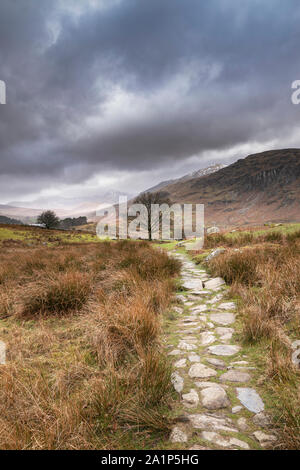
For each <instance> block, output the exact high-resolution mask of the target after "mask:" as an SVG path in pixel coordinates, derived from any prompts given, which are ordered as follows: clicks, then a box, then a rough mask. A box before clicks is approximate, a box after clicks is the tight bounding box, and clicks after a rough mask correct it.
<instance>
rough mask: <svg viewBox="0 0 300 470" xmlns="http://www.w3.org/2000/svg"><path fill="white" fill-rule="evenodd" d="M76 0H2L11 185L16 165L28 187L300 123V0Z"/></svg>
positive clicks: (24, 189)
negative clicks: (92, 2)
mask: <svg viewBox="0 0 300 470" xmlns="http://www.w3.org/2000/svg"><path fill="white" fill-rule="evenodd" d="M102 3H103V2H102ZM75 4H76V2H73V1H72V0H69V1H68V0H52V1H51V2H49V1H48V0H47V1H46V0H39V1H36V0H18V1H13V0H2V1H1V3H0V79H2V80H5V81H6V84H7V102H8V104H7V105H5V106H0V172H1V173H0V184H1V196H2V197H5V194H8V193H9V191H10V190H9V181H10V180H9V178H12V177H13V178H12V180H13V181H14V184H16V182H17V181H18V178H19V181H20V185H16V186H18V187H19V194H25V193H29V192H32V186H33V185H34V187H35V189H39V188H44V187H45V186H46V185H47V184H48V183H49V184H50V183H51V184H53V183H57V184H59V183H69V184H72V183H75V182H76V183H78V182H80V181H83V180H86V179H87V178H88V177H89V176H91V175H92V174H93V173H95V172H96V173H97V171H98V172H101V171H109V169H112V170H116V169H117V170H118V169H119V170H125V169H126V170H131V171H132V172H134V171H136V172H137V174H138V172H139V171H141V170H145V169H149V170H151V168H155V169H156V170H157V168H159V167H160V166H162V167H163V166H166V165H168V164H170V162H171V161H172V162H173V163H174V165H175V164H176V161H178V162H179V161H180V162H181V164H182V161H184V159H188V158H189V157H190V156H191V155H199V156H200V157H201V155H202V154H203V153H204V152H205V151H207V150H222V149H224V150H225V149H229V148H231V147H234V146H236V145H237V144H242V143H245V142H247V141H250V142H251V141H260V142H264V141H267V140H272V139H277V140H278V139H280V137H281V136H282V137H283V138H285V139H286V138H287V137H288V135H289V133H291V132H292V131H293V129H295V128H297V126H298V117H299V110H298V108H297V107H296V106H292V105H291V102H290V84H291V82H292V81H293V80H295V79H297V78H299V74H300V70H299V59H298V57H299V55H298V51H297V46H298V44H299V36H300V33H299V20H300V7H299V4H298V2H297V1H296V0H295V1H294V0H287V1H285V2H284V3H283V2H281V1H279V0H270V1H268V0H265V1H264V2H261V1H258V0H244V1H243V2H240V1H237V0H226V1H225V0H211V1H210V2H199V0H185V1H182V0H164V1H161V0H151V1H149V0H123V1H117V2H109V1H108V2H106V3H105V7H104V8H102V7H99V8H96V9H95V8H89V7H88V3H86V7H85V8H81V12H80V14H75V10H74V12H73V10H72V6H73V5H75ZM99 4H101V2H100V1H99ZM82 5H83V3H82ZM74 8H75V7H74ZM118 99H119V100H120V101H119V102H118ZM116 102H117V104H116ZM118 103H119V104H118ZM285 141H286V140H285ZM299 143H300V142H299ZM18 187H15V188H14V191H15V192H18Z"/></svg>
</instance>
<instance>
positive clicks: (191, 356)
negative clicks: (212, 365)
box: [188, 354, 201, 362]
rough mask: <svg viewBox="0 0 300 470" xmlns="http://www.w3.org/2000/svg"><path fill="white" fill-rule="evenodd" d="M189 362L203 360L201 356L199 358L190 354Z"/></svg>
mask: <svg viewBox="0 0 300 470" xmlns="http://www.w3.org/2000/svg"><path fill="white" fill-rule="evenodd" d="M188 360H189V361H190V362H200V360H201V359H200V356H198V354H190V355H189V356H188Z"/></svg>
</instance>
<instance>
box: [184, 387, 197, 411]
mask: <svg viewBox="0 0 300 470" xmlns="http://www.w3.org/2000/svg"><path fill="white" fill-rule="evenodd" d="M182 402H183V404H184V405H185V406H186V407H187V408H196V407H197V406H198V403H199V395H198V393H197V391H196V390H195V389H191V390H190V392H189V393H185V394H183V395H182Z"/></svg>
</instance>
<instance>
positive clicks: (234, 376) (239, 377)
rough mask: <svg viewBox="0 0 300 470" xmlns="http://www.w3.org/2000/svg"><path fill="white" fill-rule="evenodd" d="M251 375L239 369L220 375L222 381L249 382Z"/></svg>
mask: <svg viewBox="0 0 300 470" xmlns="http://www.w3.org/2000/svg"><path fill="white" fill-rule="evenodd" d="M249 380H251V376H250V375H249V374H248V373H247V372H240V371H238V370H234V369H231V370H229V371H228V372H225V374H222V375H221V377H220V382H222V383H223V382H240V383H243V382H249Z"/></svg>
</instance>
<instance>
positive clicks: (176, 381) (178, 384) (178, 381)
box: [171, 372, 184, 393]
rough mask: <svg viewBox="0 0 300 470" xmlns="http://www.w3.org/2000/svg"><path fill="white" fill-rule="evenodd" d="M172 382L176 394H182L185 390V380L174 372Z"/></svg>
mask: <svg viewBox="0 0 300 470" xmlns="http://www.w3.org/2000/svg"><path fill="white" fill-rule="evenodd" d="M171 382H172V384H173V387H174V388H175V390H176V392H178V393H181V392H182V390H183V385H184V380H183V378H182V377H181V376H180V375H179V374H178V373H177V372H173V374H172V375H171Z"/></svg>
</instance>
